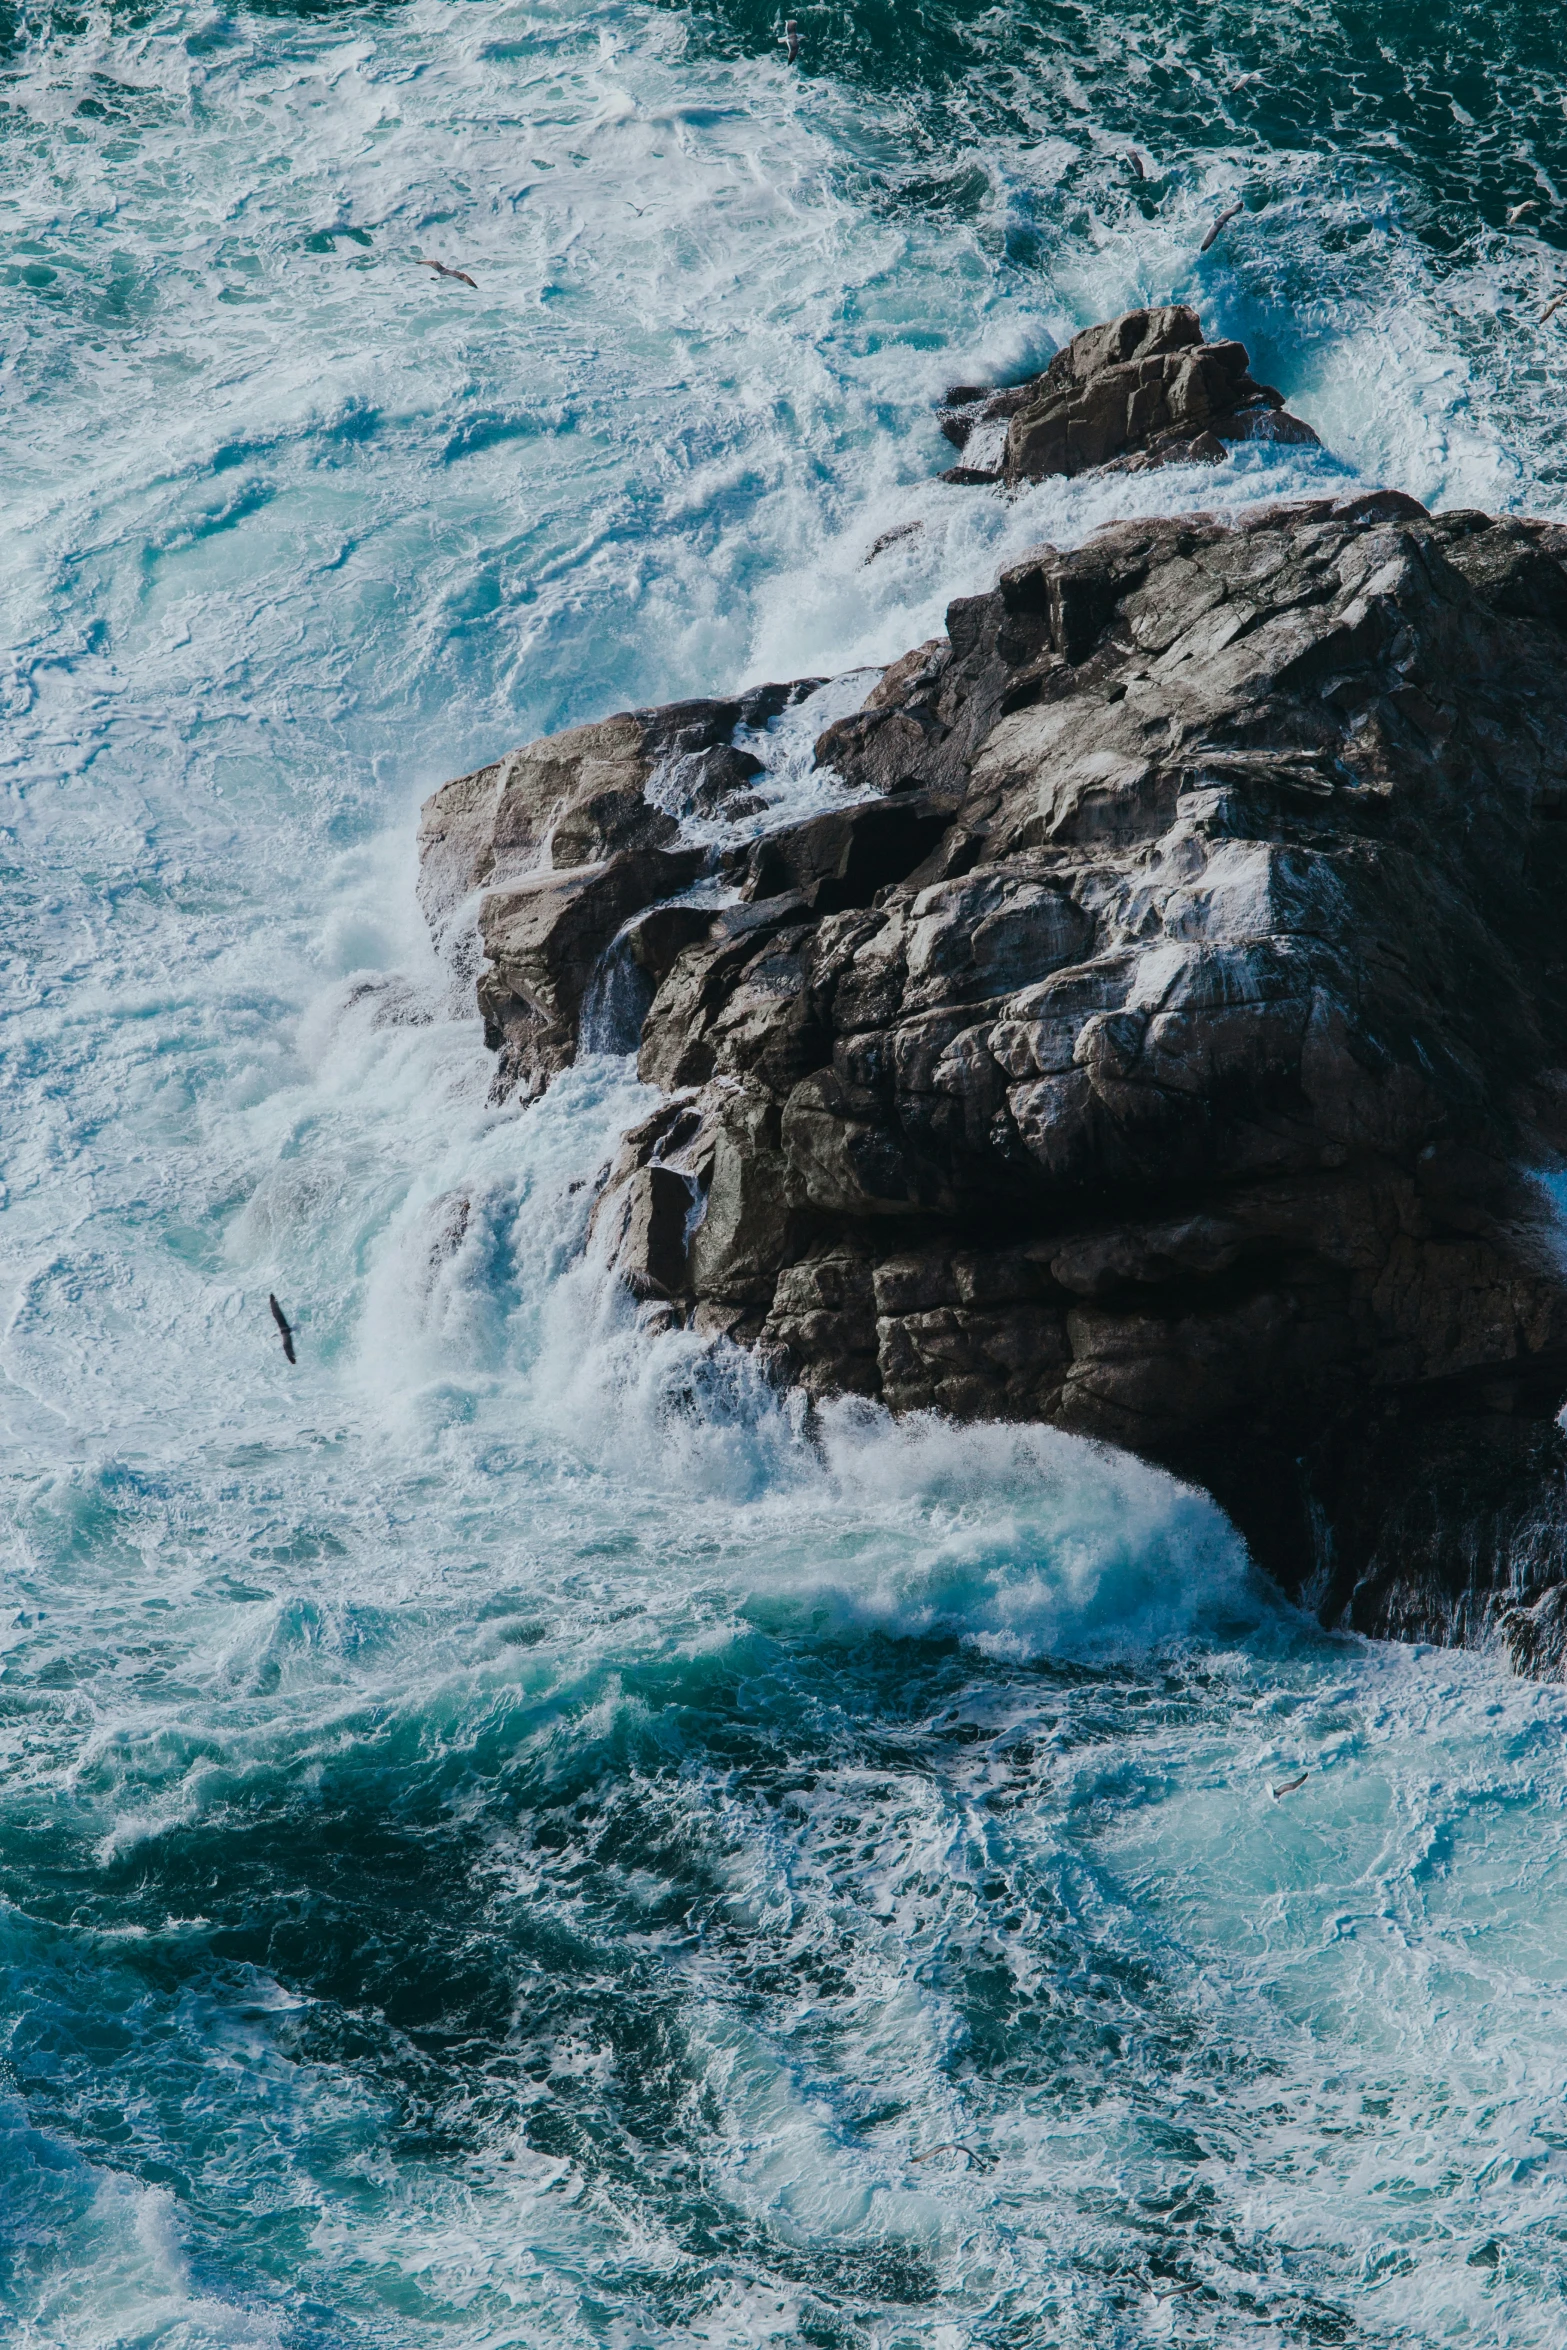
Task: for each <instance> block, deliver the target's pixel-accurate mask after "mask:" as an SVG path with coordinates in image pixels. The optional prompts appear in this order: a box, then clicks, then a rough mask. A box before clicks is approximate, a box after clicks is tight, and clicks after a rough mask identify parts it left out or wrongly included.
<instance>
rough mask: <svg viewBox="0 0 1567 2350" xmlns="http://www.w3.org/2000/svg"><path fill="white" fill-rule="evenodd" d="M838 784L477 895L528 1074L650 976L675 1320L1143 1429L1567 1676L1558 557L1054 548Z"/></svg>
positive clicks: (1360, 1562) (1489, 526)
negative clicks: (609, 981)
mask: <svg viewBox="0 0 1567 2350" xmlns="http://www.w3.org/2000/svg"><path fill="white" fill-rule="evenodd" d="M1117 364H1120V362H1117ZM649 718H650V714H646V713H644V714H641V716H640V717H639V718H638V720H637V721H636V723H637V724H638V725H642V726H645V725H647V724H648V723H649ZM612 723H613V724H616V725H619V724H622V723H624V722H620V721H616V722H612ZM583 731H585V732H588V731H591V730H583ZM575 739H576V738H573V737H565V738H561V740H562V742H564V743H567V744H571V743H573V742H574V741H575ZM719 747H721V746H719ZM556 755H557V753H556V750H555V749H554V747H552V746H548V745H545V746H537V747H536V748H535V750H534V751H533V752H532V753H530V754H529V755H528V756H529V757H530V758H531V759H532V761H533V763H534V766H535V768H536V769H542V768H543V767H546V766H548V764H549V762H550V760H551V759H552V758H554V757H555V756H556ZM569 755H570V756H571V757H574V758H575V757H577V756H578V754H577V753H576V751H575V750H573V751H572V752H571V753H570V754H569ZM818 756H819V758H820V759H821V760H822V761H823V762H824V763H826V764H830V766H831V767H832V769H833V770H834V772H835V773H836V774H837V775H838V777H839V778H840V779H841V781H842V784H843V785H844V787H845V788H846V791H847V792H849V793H853V794H855V795H858V796H857V797H856V798H855V799H854V800H853V801H852V802H849V803H847V804H844V805H842V806H839V807H835V808H834V809H833V810H832V811H831V812H830V813H828V814H826V815H822V816H818V817H815V818H813V819H811V820H810V821H809V822H808V823H806V824H801V825H795V826H792V827H789V828H788V829H787V830H784V831H780V832H776V833H773V834H768V835H765V836H764V837H763V838H761V839H760V840H758V841H755V842H751V843H743V842H739V841H736V842H735V844H734V845H733V847H731V848H729V849H728V850H724V849H722V848H721V849H720V850H719V851H718V852H717V853H716V857H715V858H714V860H713V867H712V870H711V871H710V872H709V875H708V879H707V881H706V884H705V887H706V888H707V891H708V893H709V894H708V896H707V898H706V899H705V900H699V899H698V898H696V897H693V895H692V894H691V892H690V890H689V887H687V888H686V890H685V893H684V894H683V895H682V894H681V875H682V873H685V872H688V871H694V870H695V867H694V866H693V865H692V864H691V863H690V860H691V859H693V858H698V859H699V858H700V854H701V853H700V852H699V851H696V850H694V849H692V848H690V847H689V846H687V845H685V844H684V843H683V842H682V841H681V839H680V838H679V837H678V836H677V835H671V836H669V837H667V838H661V839H659V840H658V841H657V842H654V843H652V844H648V843H644V844H643V845H640V846H626V847H612V848H611V852H610V854H609V855H607V856H599V857H596V858H594V859H593V860H591V861H587V860H585V861H584V862H582V863H581V864H580V865H578V866H575V867H572V868H569V869H568V870H567V871H566V872H565V873H563V874H561V875H555V876H553V877H551V878H549V879H540V880H537V881H535V882H534V883H533V884H532V885H531V887H530V890H529V891H528V892H525V893H524V895H525V896H526V897H527V899H528V907H527V909H526V910H513V909H511V908H510V907H509V906H508V904H507V903H506V893H503V892H499V891H497V892H496V893H494V897H495V902H494V904H493V905H492V904H491V902H490V901H486V910H485V916H484V935H485V937H486V940H487V941H489V942H490V945H491V966H490V971H489V973H487V974H486V978H485V982H484V985H485V988H486V989H487V990H489V993H488V994H487V995H486V996H485V1001H486V1004H487V1006H490V1005H494V1006H496V1007H497V1008H496V1009H495V1010H494V1012H493V1014H492V1015H491V1017H492V1033H497V1032H498V1033H499V1035H500V1038H501V1041H502V1043H503V1045H504V1044H505V1042H506V1036H507V1032H506V1026H505V1023H506V1018H507V1016H508V1015H507V1014H506V1013H505V1011H504V1009H503V1008H502V1007H504V1005H505V1004H507V1003H511V1004H526V1005H527V1007H528V1017H529V1018H530V1019H534V1020H536V1021H538V1022H539V1023H541V1024H542V1025H543V1026H547V1027H549V1028H550V1030H551V1035H552V1037H553V1041H548V1040H546V1041H545V1042H544V1043H540V1041H539V1039H538V1038H537V1037H535V1039H534V1041H533V1042H532V1043H531V1044H529V1045H528V1046H527V1049H526V1050H525V1051H524V1052H523V1053H522V1055H521V1056H520V1058H521V1062H522V1063H523V1065H524V1066H523V1074H525V1075H528V1074H529V1072H530V1071H531V1076H530V1081H536V1079H537V1075H538V1071H539V1070H540V1069H541V1068H542V1067H543V1066H544V1065H545V1062H546V1061H547V1060H548V1058H549V1056H550V1055H555V1056H556V1057H557V1058H558V1056H559V1055H560V1054H562V1053H564V1052H565V1051H566V1050H567V1049H568V1047H569V1044H570V1030H571V1022H572V1018H573V1011H572V1005H573V1002H574V1001H576V1002H580V1000H581V994H582V980H583V969H584V964H585V962H586V958H587V956H588V953H589V946H590V943H591V941H592V940H593V939H595V938H597V939H603V938H604V937H605V936H606V935H608V934H609V933H610V932H612V931H613V932H615V933H617V934H618V936H619V939H620V941H621V943H622V947H623V948H624V949H625V950H626V951H629V952H631V953H633V954H634V955H635V956H636V957H637V959H638V966H639V968H640V969H641V970H642V972H643V973H644V976H645V980H646V992H647V998H648V1004H647V1010H646V1016H645V1018H644V1019H643V1021H642V1026H641V1047H640V1062H639V1066H640V1068H641V1072H642V1074H643V1076H644V1077H645V1078H646V1079H647V1080H648V1081H649V1083H650V1084H652V1085H654V1086H656V1087H658V1088H659V1089H660V1091H661V1094H662V1100H661V1101H660V1103H659V1106H658V1107H657V1108H656V1109H655V1110H654V1111H653V1113H652V1114H651V1115H650V1117H649V1118H648V1119H647V1120H646V1121H645V1122H644V1124H643V1125H642V1126H641V1127H639V1128H638V1129H637V1130H636V1131H635V1132H634V1133H632V1134H630V1135H628V1136H627V1137H626V1140H625V1143H624V1145H623V1147H622V1149H621V1152H620V1154H619V1157H618V1159H617V1161H616V1163H615V1165H614V1167H613V1168H612V1169H611V1170H610V1171H609V1174H608V1176H607V1179H606V1181H605V1183H604V1186H603V1188H602V1191H601V1194H600V1197H599V1201H598V1205H597V1209H596V1212H595V1228H596V1245H597V1246H598V1247H599V1248H601V1249H602V1250H604V1251H606V1252H607V1253H608V1254H609V1255H610V1256H612V1258H613V1259H614V1261H615V1262H616V1263H618V1264H619V1266H620V1267H621V1269H622V1271H623V1272H624V1274H625V1276H626V1278H627V1279H628V1281H629V1282H630V1284H631V1286H632V1287H633V1289H634V1290H635V1291H636V1293H637V1294H638V1295H639V1296H640V1297H641V1298H642V1299H644V1300H645V1301H647V1306H648V1310H649V1312H650V1313H652V1314H654V1315H656V1316H658V1317H660V1318H662V1319H665V1320H680V1321H684V1322H689V1323H690V1324H691V1325H692V1326H694V1327H695V1328H696V1329H697V1330H699V1331H702V1332H705V1333H709V1334H712V1335H714V1336H720V1335H724V1336H728V1337H731V1338H733V1339H735V1340H737V1341H739V1342H741V1343H743V1344H746V1345H749V1346H752V1347H754V1348H756V1349H757V1350H759V1351H760V1353H761V1354H762V1355H763V1357H764V1358H765V1359H766V1361H767V1362H768V1363H769V1365H770V1366H771V1367H772V1368H773V1370H774V1371H775V1373H776V1374H777V1376H778V1377H779V1378H780V1379H786V1380H789V1381H791V1382H797V1383H799V1384H800V1385H802V1386H803V1387H805V1388H806V1389H807V1390H809V1391H810V1392H812V1393H814V1394H818V1395H825V1394H829V1393H833V1392H845V1391H846V1392H851V1393H856V1394H861V1395H866V1396H876V1397H880V1398H881V1399H883V1400H884V1401H885V1402H886V1403H887V1404H889V1405H890V1406H891V1407H892V1408H894V1409H896V1410H907V1409H913V1408H917V1407H935V1408H937V1409H940V1410H942V1411H945V1412H948V1413H950V1414H952V1415H954V1416H957V1417H960V1418H975V1417H983V1416H995V1415H1002V1416H1026V1417H1029V1418H1040V1419H1045V1420H1049V1421H1051V1422H1054V1423H1055V1424H1057V1425H1059V1426H1062V1427H1065V1428H1069V1429H1073V1430H1076V1431H1079V1432H1081V1433H1083V1434H1085V1435H1089V1436H1093V1437H1098V1438H1103V1439H1105V1440H1108V1441H1110V1442H1113V1443H1115V1444H1118V1445H1124V1446H1127V1447H1129V1448H1131V1449H1132V1450H1134V1451H1136V1452H1138V1453H1140V1454H1142V1455H1144V1456H1145V1457H1147V1458H1149V1459H1152V1460H1155V1461H1158V1462H1161V1463H1163V1464H1165V1465H1166V1466H1168V1467H1170V1468H1172V1469H1174V1470H1176V1471H1177V1472H1178V1473H1180V1474H1183V1475H1187V1476H1190V1477H1193V1478H1195V1479H1196V1480H1198V1481H1199V1482H1201V1483H1203V1484H1206V1485H1207V1486H1208V1487H1209V1488H1210V1489H1211V1490H1212V1491H1213V1492H1214V1493H1215V1494H1216V1495H1217V1496H1218V1497H1219V1499H1220V1500H1221V1501H1222V1502H1223V1503H1224V1504H1225V1505H1226V1507H1227V1508H1229V1509H1230V1511H1231V1513H1232V1514H1233V1516H1234V1517H1235V1519H1236V1521H1237V1522H1238V1524H1239V1525H1240V1526H1241V1528H1242V1530H1243V1531H1244V1532H1245V1533H1246V1534H1247V1536H1248V1538H1249V1539H1250V1541H1251V1542H1252V1544H1253V1547H1254V1550H1255V1551H1256V1553H1257V1555H1258V1556H1259V1558H1260V1559H1261V1560H1262V1561H1263V1562H1264V1563H1265V1564H1266V1565H1267V1566H1269V1567H1270V1568H1271V1569H1272V1570H1273V1571H1274V1572H1275V1573H1276V1574H1277V1575H1279V1577H1280V1578H1281V1580H1283V1581H1284V1583H1285V1584H1286V1585H1287V1587H1288V1588H1290V1589H1291V1590H1292V1591H1294V1592H1296V1593H1298V1594H1302V1595H1304V1596H1306V1597H1307V1598H1309V1599H1310V1600H1311V1602H1312V1603H1313V1604H1315V1605H1318V1606H1320V1607H1321V1608H1322V1610H1323V1612H1324V1614H1325V1616H1326V1617H1328V1618H1329V1619H1335V1620H1336V1619H1337V1618H1338V1617H1339V1616H1340V1615H1341V1614H1343V1613H1345V1611H1347V1613H1348V1617H1349V1620H1351V1621H1353V1622H1354V1623H1356V1624H1358V1625H1360V1626H1362V1627H1363V1628H1365V1629H1367V1630H1370V1631H1379V1632H1392V1633H1400V1634H1411V1635H1419V1636H1422V1637H1440V1638H1454V1637H1460V1638H1465V1637H1466V1638H1474V1637H1477V1636H1479V1635H1480V1634H1481V1633H1483V1632H1487V1631H1498V1632H1500V1633H1501V1634H1503V1635H1504V1636H1505V1637H1506V1638H1507V1639H1508V1641H1509V1642H1510V1643H1511V1645H1512V1648H1513V1651H1514V1653H1515V1654H1516V1655H1517V1656H1518V1657H1519V1658H1520V1660H1521V1661H1523V1662H1525V1663H1528V1664H1530V1665H1532V1666H1534V1667H1536V1668H1538V1667H1541V1666H1542V1665H1549V1664H1551V1663H1552V1662H1554V1661H1559V1659H1560V1656H1561V1653H1562V1641H1563V1636H1564V1630H1567V1606H1563V1604H1562V1603H1561V1602H1560V1601H1559V1599H1558V1598H1556V1597H1553V1596H1551V1595H1552V1593H1553V1592H1554V1591H1555V1589H1556V1586H1557V1585H1558V1584H1559V1583H1560V1582H1561V1581H1562V1578H1563V1575H1564V1572H1567V1460H1564V1453H1563V1446H1562V1441H1561V1438H1560V1436H1559V1434H1558V1431H1557V1428H1556V1424H1555V1414H1556V1411H1557V1409H1558V1407H1559V1406H1560V1404H1561V1402H1562V1400H1563V1397H1564V1396H1567V1257H1564V1251H1563V1243H1562V1239H1561V1237H1560V1232H1559V1226H1558V1220H1557V1216H1556V1210H1555V1206H1554V1201H1553V1197H1552V1191H1551V1184H1552V1181H1553V1173H1552V1171H1553V1170H1555V1169H1558V1168H1560V1167H1561V1166H1562V1165H1563V1153H1564V1149H1567V1089H1564V1079H1567V930H1564V927H1563V923H1562V915H1561V908H1562V905H1563V903H1564V901H1567V531H1562V530H1559V529H1556V528H1553V527H1550V526H1547V525H1544V524H1537V523H1526V522H1517V521H1497V520H1494V519H1493V518H1491V517H1488V516H1486V515H1482V514H1455V515H1445V516H1440V517H1433V516H1431V515H1429V514H1428V513H1426V511H1425V510H1424V509H1423V508H1422V507H1421V506H1419V505H1418V504H1416V503H1415V501H1414V500H1412V499H1409V498H1406V497H1402V496H1400V495H1398V494H1397V493H1390V492H1381V493H1376V494H1374V495H1372V496H1368V497H1359V498H1354V499H1350V500H1346V501H1341V502H1339V503H1334V502H1332V501H1329V500H1320V501H1316V502H1313V503H1308V504H1299V505H1294V506H1289V507H1283V508H1276V509H1273V510H1272V511H1270V512H1267V513H1262V514H1257V515H1253V516H1250V517H1248V518H1247V519H1246V520H1244V521H1243V522H1240V523H1238V524H1237V525H1235V526H1234V527H1229V526H1226V525H1224V524H1222V523H1220V522H1219V521H1217V520H1215V519H1213V518H1211V517H1204V516H1195V517H1188V518H1185V519H1182V520H1178V521H1158V522H1140V523H1128V524H1121V525H1117V526H1115V527H1113V528H1112V529H1109V530H1106V531H1103V532H1101V533H1100V534H1099V535H1098V536H1097V537H1096V538H1094V539H1091V540H1090V541H1089V542H1088V543H1087V545H1085V546H1083V547H1081V548H1079V549H1077V550H1076V551H1073V552H1061V551H1058V550H1057V549H1054V548H1051V547H1048V546H1041V547H1038V548H1036V549H1034V550H1033V551H1032V552H1031V553H1030V554H1029V555H1028V556H1027V557H1026V558H1025V559H1023V560H1021V561H1020V562H1018V563H1016V564H1014V565H1012V566H1011V567H1010V568H1009V569H1008V570H1007V571H1005V572H1004V573H1003V574H1002V576H1001V578H1000V579H999V581H998V582H997V584H996V586H995V588H994V589H993V590H992V591H991V592H989V593H988V594H985V595H982V596H977V597H969V598H963V599H959V600H958V601H957V602H955V603H954V604H953V605H951V606H950V608H949V610H948V614H947V630H946V634H945V635H944V636H942V637H940V638H937V639H934V640H933V641H931V642H930V643H928V644H926V645H923V646H920V647H919V648H917V649H916V650H915V651H914V652H912V653H911V654H909V655H908V656H906V657H905V658H904V659H903V660H902V661H900V662H898V663H896V664H894V666H893V667H892V668H891V669H889V670H888V671H887V672H886V673H885V675H884V676H883V677H882V679H881V680H880V682H879V684H878V686H877V687H876V690H875V691H874V692H873V693H872V694H871V696H870V697H869V699H868V701H867V703H866V704H865V706H864V708H863V709H861V710H860V711H858V712H856V713H854V714H853V715H852V716H851V717H849V718H847V719H844V720H842V721H840V722H839V723H838V724H836V725H835V726H833V727H831V728H829V729H828V730H827V732H826V733H825V734H824V735H823V737H822V739H821V741H820V743H819V744H818ZM492 772H493V771H492ZM467 789H468V787H467V786H463V787H448V790H449V792H451V793H453V794H454V797H453V799H452V800H451V801H449V802H448V803H447V805H448V808H449V810H450V811H452V814H453V822H454V824H455V822H457V821H459V820H461V821H466V816H465V814H464V810H465V809H466V807H467V806H468V805H469V804H471V795H470V799H469V800H465V799H464V797H463V794H464V792H466V791H467ZM444 796H445V795H438V797H437V801H436V802H435V803H432V808H433V809H435V810H436V811H439V809H440V805H441V801H442V799H443V798H444ZM568 796H569V795H565V794H563V795H562V799H563V801H564V799H565V798H566V797H568ZM500 804H501V803H500V802H499V801H498V802H497V807H499V805H500ZM628 806H629V804H628ZM629 820H630V821H632V822H641V821H642V820H643V819H642V818H641V817H638V816H636V815H635V813H634V811H631V812H630V816H629ZM431 837H432V839H433V838H434V837H435V828H434V826H433V825H432V827H431ZM442 837H443V838H444V837H445V836H442ZM442 853H446V852H445V851H444V850H443V851H442ZM466 853H468V854H469V855H470V858H472V857H473V856H475V855H476V856H477V857H478V858H480V859H482V854H483V851H482V848H481V849H479V850H478V851H477V852H473V851H470V852H466ZM682 859H685V860H686V861H687V862H686V863H684V864H683V863H682ZM633 866H634V867H635V871H634V872H633ZM467 869H469V870H471V869H472V867H471V864H470V867H469V868H467ZM550 891H554V892H555V893H556V896H555V897H549V896H548V895H547V893H548V892H550ZM715 891H716V892H717V893H718V895H717V896H716V897H715V895H714V892H715ZM638 892H641V893H643V899H644V904H647V903H648V902H649V901H650V900H651V899H653V898H657V899H659V900H661V901H663V902H662V903H660V904H659V905H657V906H656V907H654V908H653V910H651V911H649V912H646V913H639V912H636V911H631V910H629V899H630V897H632V896H635V895H636V894H637V893H638ZM557 905H558V907H559V911H558V913H557V912H556V911H555V908H556V907H557ZM579 907H581V908H583V909H585V910H584V911H582V912H581V913H577V912H574V911H571V910H570V909H575V908H579ZM572 924H575V925H576V927H575V928H574V929H573V928H570V926H571V925H572ZM568 929H569V930H570V935H569V937H568V935H567V932H568ZM552 957H554V960H553V961H552V960H551V958H552ZM573 958H575V959H573ZM562 972H564V973H565V976H564V977H560V976H557V974H558V973H562ZM529 1053H532V1054H533V1055H534V1059H533V1060H532V1061H531V1062H530V1061H529V1059H528V1055H529Z"/></svg>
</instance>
